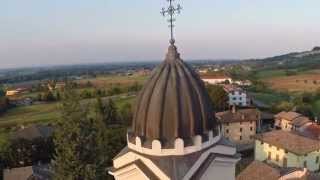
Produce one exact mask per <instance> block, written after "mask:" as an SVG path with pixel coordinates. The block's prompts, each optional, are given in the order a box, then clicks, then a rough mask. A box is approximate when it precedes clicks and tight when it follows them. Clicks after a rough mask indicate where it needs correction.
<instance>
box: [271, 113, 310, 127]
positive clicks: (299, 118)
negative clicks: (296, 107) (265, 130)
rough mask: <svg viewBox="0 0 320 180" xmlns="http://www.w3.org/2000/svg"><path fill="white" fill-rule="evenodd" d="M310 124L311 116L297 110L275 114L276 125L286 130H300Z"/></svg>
mask: <svg viewBox="0 0 320 180" xmlns="http://www.w3.org/2000/svg"><path fill="white" fill-rule="evenodd" d="M310 124H311V120H309V118H307V117H305V116H303V115H302V114H299V113H296V112H285V111H282V112H280V113H278V114H276V115H275V127H276V128H277V129H281V130H284V131H292V130H295V131H299V130H300V129H301V128H303V127H305V126H308V125H310Z"/></svg>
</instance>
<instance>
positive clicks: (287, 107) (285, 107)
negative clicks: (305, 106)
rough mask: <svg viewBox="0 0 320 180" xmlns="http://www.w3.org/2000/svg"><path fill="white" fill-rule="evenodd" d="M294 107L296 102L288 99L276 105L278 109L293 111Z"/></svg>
mask: <svg viewBox="0 0 320 180" xmlns="http://www.w3.org/2000/svg"><path fill="white" fill-rule="evenodd" d="M293 107H294V104H292V103H290V102H288V101H282V102H280V103H279V104H278V105H276V111H277V112H279V111H291V110H292V109H293Z"/></svg>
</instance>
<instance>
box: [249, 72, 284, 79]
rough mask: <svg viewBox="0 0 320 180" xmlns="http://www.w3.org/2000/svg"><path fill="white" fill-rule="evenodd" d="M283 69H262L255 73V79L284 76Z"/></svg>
mask: <svg viewBox="0 0 320 180" xmlns="http://www.w3.org/2000/svg"><path fill="white" fill-rule="evenodd" d="M286 75H287V74H286V71H285V70H262V71H259V72H257V73H256V74H255V78H257V79H268V78H272V77H280V76H286Z"/></svg>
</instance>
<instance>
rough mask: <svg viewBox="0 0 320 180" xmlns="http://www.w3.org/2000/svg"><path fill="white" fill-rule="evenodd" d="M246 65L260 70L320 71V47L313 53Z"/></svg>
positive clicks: (247, 62) (284, 56)
mask: <svg viewBox="0 0 320 180" xmlns="http://www.w3.org/2000/svg"><path fill="white" fill-rule="evenodd" d="M245 63H246V64H250V65H253V67H255V68H259V69H260V68H263V69H306V70H307V69H319V68H320V47H315V48H313V49H312V50H311V51H305V52H295V53H289V54H285V55H280V56H275V57H270V58H265V59H257V60H247V61H245Z"/></svg>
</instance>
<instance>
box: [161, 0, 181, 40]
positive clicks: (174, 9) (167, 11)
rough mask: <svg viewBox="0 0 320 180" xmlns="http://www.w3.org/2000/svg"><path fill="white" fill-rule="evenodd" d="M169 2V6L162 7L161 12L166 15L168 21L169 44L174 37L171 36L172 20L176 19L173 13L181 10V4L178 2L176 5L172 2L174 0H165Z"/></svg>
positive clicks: (178, 12)
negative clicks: (169, 31)
mask: <svg viewBox="0 0 320 180" xmlns="http://www.w3.org/2000/svg"><path fill="white" fill-rule="evenodd" d="M167 1H168V2H169V7H168V8H167V9H166V8H162V11H161V14H162V15H163V16H164V17H165V16H168V17H169V19H168V22H169V23H170V24H169V28H170V30H171V39H170V44H172V45H173V44H174V43H175V39H174V36H173V28H174V22H175V21H176V19H175V18H174V16H175V15H177V14H180V12H181V10H182V6H181V5H180V4H177V5H176V6H175V5H174V4H173V2H174V1H175V0H167Z"/></svg>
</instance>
